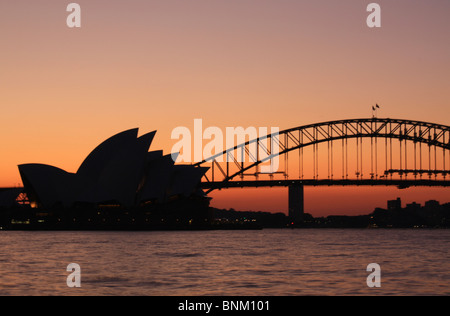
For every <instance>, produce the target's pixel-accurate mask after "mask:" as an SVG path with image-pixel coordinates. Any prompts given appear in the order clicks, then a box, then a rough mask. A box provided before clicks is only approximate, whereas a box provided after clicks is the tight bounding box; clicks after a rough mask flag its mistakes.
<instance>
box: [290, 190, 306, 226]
mask: <svg viewBox="0 0 450 316" xmlns="http://www.w3.org/2000/svg"><path fill="white" fill-rule="evenodd" d="M304 194H305V192H304V187H303V184H291V185H289V220H290V221H292V222H293V223H294V224H295V223H300V222H301V221H302V220H303V215H304V213H305V199H304Z"/></svg>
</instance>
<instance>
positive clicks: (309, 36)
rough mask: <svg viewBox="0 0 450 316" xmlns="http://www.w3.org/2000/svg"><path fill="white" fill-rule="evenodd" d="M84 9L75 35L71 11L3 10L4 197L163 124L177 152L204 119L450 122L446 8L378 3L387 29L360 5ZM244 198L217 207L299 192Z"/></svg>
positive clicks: (369, 195)
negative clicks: (183, 134) (26, 174)
mask: <svg viewBox="0 0 450 316" xmlns="http://www.w3.org/2000/svg"><path fill="white" fill-rule="evenodd" d="M75 2H77V3H79V4H80V6H81V9H82V27H81V28H80V29H69V28H68V27H67V26H66V17H67V15H68V13H67V12H66V6H67V4H68V3H69V1H67V3H66V2H64V1H60V0H41V1H22V0H16V1H9V2H7V1H2V2H1V3H0V38H1V49H0V106H1V115H0V148H1V158H0V187H4V186H14V185H17V184H19V183H20V182H21V180H20V176H19V174H18V171H17V165H18V164H20V163H29V162H36V163H46V164H51V165H55V166H58V167H60V168H62V169H65V170H67V171H72V172H74V171H76V169H77V168H78V166H79V164H80V163H81V162H82V160H83V159H84V157H86V155H87V154H88V153H89V152H90V151H91V150H92V149H93V148H94V147H95V146H97V145H98V144H99V143H100V142H101V141H103V140H104V139H106V138H108V137H110V136H112V135H113V134H115V133H117V132H120V131H122V130H126V129H129V128H134V127H139V128H140V129H141V133H145V132H148V131H151V130H158V133H157V136H156V138H155V141H154V143H153V145H152V148H153V149H157V148H162V149H164V150H165V151H166V152H169V151H170V149H171V148H172V145H173V144H174V142H175V141H172V140H171V139H170V134H171V131H172V129H173V128H175V127H177V126H187V127H192V126H193V120H194V119H195V118H202V119H203V125H204V126H218V127H221V128H225V127H226V126H244V127H246V126H257V127H258V126H266V127H270V126H277V127H280V129H281V130H282V129H286V128H290V127H295V126H300V125H304V124H309V123H315V122H322V121H329V120H337V119H346V118H360V117H369V116H370V115H371V106H372V105H373V104H375V103H378V104H380V105H382V108H381V109H380V111H379V113H378V116H379V117H391V118H402V119H415V120H423V121H428V122H434V123H440V124H444V125H450V122H449V119H450V116H449V100H450V89H448V87H449V84H450V59H449V56H450V41H449V40H448V37H449V31H450V20H449V19H448V12H450V2H449V1H447V0H430V1H412V0H398V1H375V2H377V3H379V4H380V5H381V8H382V15H381V16H382V27H381V28H379V29H370V28H368V27H367V25H366V18H367V15H368V13H367V12H366V6H367V5H368V4H369V3H370V1H360V0H348V1H334V0H319V1H300V0H297V1H293V0H278V1H273V0H272V1H269V0H230V1H228V0H227V1H225V0H220V1H219V0H192V1H191V0H177V1H174V0H164V1H162V0H161V1H160V0H158V1H153V0H148V1H138V0H129V1H100V0H89V1H87V0H86V1H81V0H80V1H75ZM245 192H246V193H248V194H246V196H245V197H243V196H242V195H243V192H241V191H239V190H237V191H236V190H230V191H222V192H219V193H215V194H214V195H213V196H214V197H215V202H214V203H215V205H217V206H223V207H234V208H236V209H254V210H256V209H258V210H259V209H261V210H270V211H274V210H277V209H280V210H281V211H285V210H286V206H287V189H286V190H285V189H283V190H280V189H276V190H275V189H273V190H259V191H257V192H253V191H252V190H250V191H245ZM305 192H306V194H307V196H306V207H307V211H308V210H310V211H311V213H313V215H321V214H332V213H335V212H337V213H340V214H343V213H346V212H347V213H368V212H370V211H371V210H372V209H373V208H374V207H376V206H385V200H386V199H388V198H389V199H391V198H396V197H397V196H401V197H403V198H404V199H405V201H408V200H413V199H417V200H419V201H418V202H422V203H423V201H425V200H427V199H431V198H433V199H439V200H441V201H443V202H448V200H446V199H447V195H448V193H447V192H448V191H447V190H445V189H414V190H413V189H410V190H405V191H398V190H397V189H394V188H377V189H376V190H372V189H364V188H359V189H358V190H357V191H355V190H350V189H348V188H327V189H324V188H322V189H320V188H308V189H307V190H306V191H305ZM355 192H356V193H355ZM249 194H250V196H248V195H249ZM355 194H356V197H355ZM324 195H325V196H333V197H335V198H333V203H332V204H331V205H332V206H331V205H330V203H328V202H326V203H325V202H323V201H324V199H323V196H324ZM353 198H354V199H355V201H356V202H353V200H352V199H353ZM264 201H265V202H264ZM335 201H336V202H335ZM335 210H336V211H335Z"/></svg>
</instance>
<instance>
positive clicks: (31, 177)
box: [8, 129, 211, 229]
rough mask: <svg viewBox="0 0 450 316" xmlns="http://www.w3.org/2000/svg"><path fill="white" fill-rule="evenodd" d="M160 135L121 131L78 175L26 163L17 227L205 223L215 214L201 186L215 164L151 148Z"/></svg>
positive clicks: (14, 215)
mask: <svg viewBox="0 0 450 316" xmlns="http://www.w3.org/2000/svg"><path fill="white" fill-rule="evenodd" d="M155 133H156V132H151V133H148V134H145V135H143V136H140V137H138V129H131V130H128V131H124V132H122V133H119V134H117V135H115V136H113V137H111V138H109V139H108V140H106V141H104V142H103V143H102V144H101V145H99V146H98V147H97V148H95V149H94V150H93V151H92V152H91V153H90V154H89V155H88V156H87V158H86V159H85V160H84V161H83V163H82V164H81V165H80V167H79V168H78V170H77V171H76V173H69V172H66V171H64V170H62V169H59V168H57V167H53V166H49V165H43V164H25V165H20V166H19V172H20V176H21V178H22V181H23V186H24V193H25V194H26V197H27V202H28V203H27V204H28V207H22V208H20V209H19V210H15V211H14V212H11V214H10V215H9V216H8V220H10V222H8V224H9V223H11V225H15V226H17V227H19V226H20V227H22V228H23V227H25V226H27V225H29V226H30V227H37V228H46V229H77V228H79V229H121V228H123V229H157V228H177V227H179V228H183V227H190V226H195V225H196V226H202V225H204V224H208V223H209V221H210V219H211V214H210V213H209V200H210V199H209V198H208V197H207V196H205V194H204V193H203V191H202V190H201V189H199V183H200V182H201V178H202V177H203V175H204V174H205V172H206V171H207V168H201V167H194V166H192V165H178V164H175V162H174V161H175V160H176V154H169V155H163V152H162V151H149V148H150V145H151V143H152V141H153V138H154V136H155Z"/></svg>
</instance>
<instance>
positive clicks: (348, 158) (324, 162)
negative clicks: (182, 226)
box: [196, 118, 450, 192]
mask: <svg viewBox="0 0 450 316" xmlns="http://www.w3.org/2000/svg"><path fill="white" fill-rule="evenodd" d="M449 150H450V127H449V126H446V125H440V124H434V123H427V122H420V121H412V120H401V119H389V118H386V119H382V118H368V119H350V120H339V121H330V122H323V123H317V124H310V125H305V126H300V127H296V128H292V129H287V130H283V131H280V132H279V133H275V134H269V135H266V136H262V137H259V138H257V139H252V140H248V141H247V142H245V143H242V144H239V145H237V146H235V147H233V148H229V149H227V150H224V151H223V152H221V153H218V154H216V155H214V156H212V157H209V158H207V159H205V160H203V161H202V162H199V163H197V164H196V165H198V166H208V167H210V170H209V171H208V173H207V174H206V175H205V176H204V179H203V182H202V187H203V188H205V189H208V190H209V191H208V192H210V191H212V190H215V189H222V188H231V187H246V186H250V187H257V186H289V185H291V184H293V183H297V184H304V185H396V186H398V187H409V186H448V185H450V183H449V181H448V180H447V178H448V176H449V175H450V168H449V167H450V152H449ZM290 160H291V162H290ZM292 160H294V161H295V162H292ZM263 169H265V171H263ZM267 169H270V171H267Z"/></svg>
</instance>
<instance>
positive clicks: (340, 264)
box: [0, 229, 450, 296]
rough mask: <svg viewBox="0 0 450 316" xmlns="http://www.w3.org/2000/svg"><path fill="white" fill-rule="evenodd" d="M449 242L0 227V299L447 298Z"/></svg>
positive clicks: (435, 233)
mask: <svg viewBox="0 0 450 316" xmlns="http://www.w3.org/2000/svg"><path fill="white" fill-rule="evenodd" d="M449 246H450V230H446V229H433V230H432V229H264V230H250V231H246V230H242V231H220V230H218V231H164V232H161V231H160V232H86V231H85V232H20V231H0V295H3V296H5V295H149V296H154V295H163V296H174V295H182V296H185V295H188V296H191V295H192V296H198V295H217V296H235V295H245V296H247V295H250V296H253V295H262V296H265V295H271V296H272V295H274V296H301V295H450V251H449ZM70 263H77V264H78V265H79V266H80V268H81V275H80V276H81V278H80V280H81V287H80V288H69V287H68V286H67V282H66V280H67V277H68V276H69V274H70V272H67V271H66V268H67V266H68V265H69V264H70ZM370 263H378V264H379V265H380V268H381V287H379V288H370V287H368V286H367V283H366V280H367V277H368V275H369V274H370V272H367V271H366V268H367V265H368V264H370Z"/></svg>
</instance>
